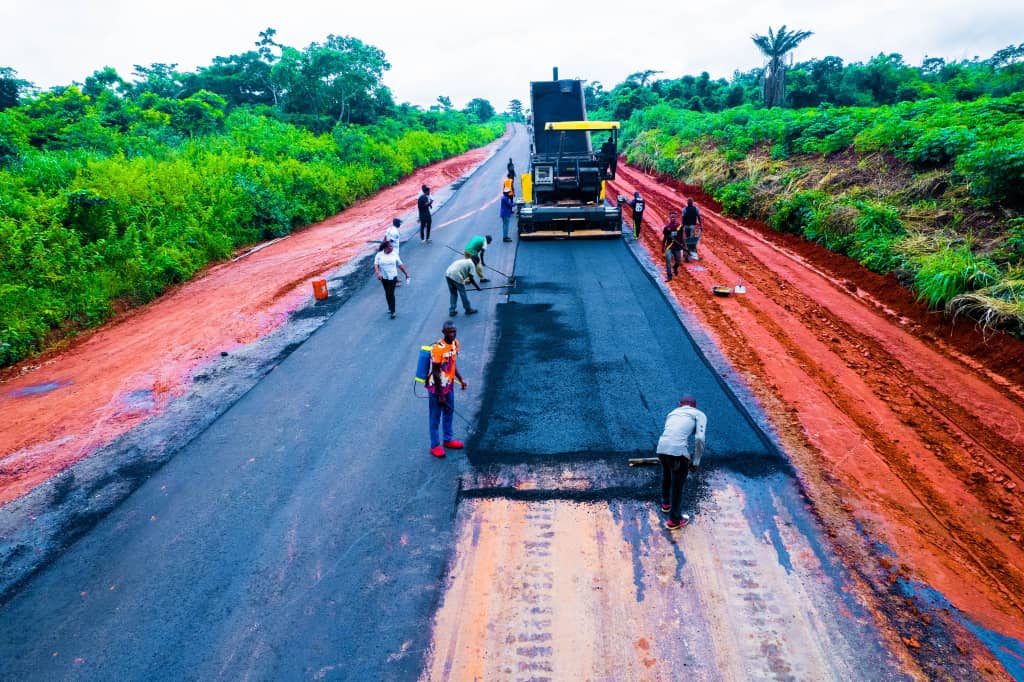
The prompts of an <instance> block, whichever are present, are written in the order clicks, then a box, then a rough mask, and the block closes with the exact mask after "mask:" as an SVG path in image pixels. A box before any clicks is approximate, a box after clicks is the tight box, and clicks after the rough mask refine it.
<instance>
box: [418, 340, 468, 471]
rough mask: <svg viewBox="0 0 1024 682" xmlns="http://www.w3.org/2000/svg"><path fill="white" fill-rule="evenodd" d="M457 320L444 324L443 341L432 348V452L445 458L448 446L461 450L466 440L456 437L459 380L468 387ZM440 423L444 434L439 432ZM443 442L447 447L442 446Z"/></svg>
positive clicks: (428, 383)
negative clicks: (462, 368)
mask: <svg viewBox="0 0 1024 682" xmlns="http://www.w3.org/2000/svg"><path fill="white" fill-rule="evenodd" d="M455 334H456V330H455V323H454V322H452V321H451V320H448V321H447V322H445V323H444V325H443V326H442V327H441V340H440V341H438V342H437V343H435V344H434V345H433V346H432V347H431V348H430V373H429V374H428V375H427V394H428V397H429V399H430V400H429V415H430V454H432V455H433V456H434V457H444V454H445V453H444V449H445V448H449V449H451V450H461V449H462V441H461V440H455V432H454V430H453V428H452V427H453V425H452V414H454V412H455V391H454V390H453V389H454V388H455V382H456V381H458V382H459V384H461V385H462V390H463V391H465V390H466V381H465V380H464V379H463V378H462V375H461V374H459V370H458V367H457V366H456V360H457V359H458V355H459V342H458V340H456V338H455ZM439 423H440V426H441V433H438V428H437V427H438V425H439ZM442 444H443V446H444V447H442Z"/></svg>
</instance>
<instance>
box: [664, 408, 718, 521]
mask: <svg viewBox="0 0 1024 682" xmlns="http://www.w3.org/2000/svg"><path fill="white" fill-rule="evenodd" d="M707 425H708V418H707V416H706V415H705V414H704V413H703V412H701V411H700V410H698V409H697V399H696V398H694V397H693V396H689V395H687V396H683V398H682V399H681V400H680V401H679V407H677V408H676V409H674V410H672V411H671V412H669V413H668V417H667V418H666V419H665V430H664V432H662V434H661V438H659V439H658V450H657V453H658V459H659V460H660V461H661V511H662V513H664V514H668V521H666V522H665V528H668V529H669V530H679V529H680V528H682V527H683V526H685V525H686V524H688V523H689V522H690V517H689V516H687V515H686V514H681V513H680V507H681V506H682V499H683V484H684V483H686V474H687V473H688V472H689V471H696V470H697V467H698V466H699V465H700V459H701V457H702V456H703V455H704V432H705V430H706V429H707ZM690 436H693V454H692V455H691V454H690V450H689V448H688V447H687V446H688V443H689V440H690Z"/></svg>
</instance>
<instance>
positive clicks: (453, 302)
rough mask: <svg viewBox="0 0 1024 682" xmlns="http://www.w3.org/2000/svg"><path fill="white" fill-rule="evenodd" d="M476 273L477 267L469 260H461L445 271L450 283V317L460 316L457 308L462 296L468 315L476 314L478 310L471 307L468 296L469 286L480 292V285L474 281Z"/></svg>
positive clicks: (446, 279)
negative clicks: (467, 288) (467, 286)
mask: <svg viewBox="0 0 1024 682" xmlns="http://www.w3.org/2000/svg"><path fill="white" fill-rule="evenodd" d="M474 272H476V265H475V264H474V263H473V261H471V260H470V259H468V258H460V259H459V260H457V261H455V262H454V263H452V264H451V265H449V266H448V269H447V270H445V273H444V278H445V281H447V282H448V294H449V303H448V314H449V315H451V316H454V315H458V313H459V311H458V309H457V308H456V306H457V305H458V303H459V297H460V296H461V297H462V307H463V308H464V309H465V310H466V314H467V315H472V314H473V313H475V312H476V308H474V307H472V306H471V305H469V296H467V295H466V285H467V284H472V285H473V286H474V287H476V290H477V291H480V285H479V284H477V283H476V280H475V279H473V273H474Z"/></svg>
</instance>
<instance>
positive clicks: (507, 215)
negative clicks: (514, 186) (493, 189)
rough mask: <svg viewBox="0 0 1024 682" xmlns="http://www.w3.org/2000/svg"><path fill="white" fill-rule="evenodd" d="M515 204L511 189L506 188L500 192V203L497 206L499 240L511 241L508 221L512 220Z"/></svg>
mask: <svg viewBox="0 0 1024 682" xmlns="http://www.w3.org/2000/svg"><path fill="white" fill-rule="evenodd" d="M515 206H516V202H515V199H514V198H513V194H512V192H511V190H508V189H506V190H505V191H503V192H502V193H501V205H500V206H499V207H498V215H499V216H501V241H503V242H510V241H512V237H509V236H508V223H509V221H510V220H512V213H513V211H514V210H515Z"/></svg>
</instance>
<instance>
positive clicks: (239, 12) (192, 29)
mask: <svg viewBox="0 0 1024 682" xmlns="http://www.w3.org/2000/svg"><path fill="white" fill-rule="evenodd" d="M598 10H599V11H598ZM782 24H785V25H786V26H788V27H789V29H791V30H792V29H801V30H808V31H813V32H814V35H813V36H811V37H810V38H808V39H807V40H806V41H804V43H803V44H801V45H800V47H798V48H797V50H796V52H795V56H796V59H797V60H802V59H810V58H820V57H825V56H827V55H836V56H839V57H842V58H843V59H844V60H845V61H847V62H852V61H864V60H867V59H868V58H870V57H871V56H873V55H876V54H878V53H879V52H899V53H900V54H902V55H903V56H904V58H905V59H906V60H907V61H908V62H910V63H912V64H919V63H920V62H921V60H922V59H923V58H924V57H925V56H926V55H927V56H932V57H944V58H946V59H960V58H965V57H966V58H971V57H974V56H979V57H981V58H987V57H989V56H990V55H991V54H992V53H993V52H994V51H996V50H998V49H1000V48H1003V47H1006V46H1007V45H1010V44H1016V43H1021V42H1024V1H1021V0H1015V1H1010V0H975V1H974V2H963V1H958V2H952V1H951V0H929V1H928V2H925V1H923V0H915V1H910V0H896V1H895V2H893V1H886V2H883V1H881V0H860V1H859V2H843V3H837V6H835V7H831V6H828V3H822V2H820V0H791V1H790V2H781V1H778V0H762V1H760V2H753V1H747V2H743V1H740V0H720V1H719V2H710V3H700V4H698V3H693V2H686V1H685V0H684V1H682V2H680V1H678V0H671V1H669V0H662V1H660V2H655V1H651V0H630V1H628V2H621V3H614V4H613V3H602V2H596V3H595V2H591V3H585V2H579V1H577V0H546V1H544V2H537V1H536V0H521V1H519V2H509V1H507V0H506V1H502V2H495V1H494V0H490V1H488V0H451V1H448V2H420V3H411V2H399V1H398V0H370V1H365V0H363V1H355V0H338V1H336V2H322V1H320V0H288V1H281V0H247V1H246V2H238V1H236V0H227V1H220V2H218V1H217V0H164V1H162V2H151V1H150V0H88V1H84V2H83V1H82V0H77V1H70V0H64V1H61V0H0V66H10V67H13V68H14V69H15V70H16V71H17V72H18V75H19V76H20V77H21V78H23V79H25V80H28V81H31V82H33V83H35V84H36V85H38V86H40V87H44V88H45V87H51V86H54V85H65V84H68V83H70V82H72V81H79V82H81V81H83V80H84V79H85V77H86V76H88V75H90V74H91V73H92V72H93V71H95V70H97V69H100V68H102V67H104V66H113V67H114V68H116V69H117V71H118V72H119V73H120V74H121V76H122V77H125V78H130V77H131V72H132V68H133V65H134V64H143V65H148V64H151V63H155V62H164V63H177V64H178V69H179V70H182V71H191V70H193V69H195V68H196V67H198V66H205V65H208V64H209V63H210V62H211V60H212V59H213V57H215V56H217V55H229V54H238V53H241V52H245V51H247V50H250V49H253V43H254V42H255V41H256V40H257V38H258V34H259V32H260V31H262V30H263V29H265V28H267V27H273V28H275V29H277V39H278V41H279V42H281V43H284V44H286V45H290V46H292V47H296V48H303V47H305V46H306V45H308V44H309V43H311V42H313V41H322V40H323V39H324V38H326V36H327V35H328V34H332V33H333V34H335V35H351V36H355V37H357V38H359V39H361V40H363V41H364V42H367V43H370V44H372V45H376V46H377V47H379V48H381V49H382V50H384V52H385V53H386V54H387V57H388V60H389V61H390V63H391V70H390V71H389V72H387V74H386V75H385V83H386V84H387V85H388V86H389V87H390V88H391V90H392V92H393V93H394V95H395V99H396V101H399V102H403V101H407V102H412V103H414V104H419V105H423V106H429V105H430V104H432V103H434V102H435V100H436V98H437V96H438V95H448V96H450V97H451V98H452V101H453V103H454V104H455V105H456V106H458V107H460V108H461V107H462V106H464V105H465V103H466V102H467V101H469V100H470V99H472V98H473V97H485V98H487V99H488V100H490V101H491V102H492V104H494V106H495V108H496V109H498V110H499V111H501V110H504V109H505V108H506V107H507V105H508V102H509V100H510V99H512V98H519V99H521V100H523V101H524V102H526V100H527V93H528V83H529V81H531V80H547V79H549V78H550V75H551V67H552V66H555V65H557V66H558V67H559V68H560V75H561V76H562V77H579V78H584V79H587V80H597V81H601V82H602V83H604V85H605V87H606V88H611V87H612V86H613V85H615V84H616V83H619V82H620V81H622V80H623V79H624V78H625V77H626V76H627V75H629V74H630V73H633V72H636V71H643V70H646V69H657V70H661V71H664V76H662V77H678V76H681V75H684V74H694V75H696V74H699V73H700V72H701V71H708V72H709V73H710V74H711V76H712V77H715V78H717V77H726V78H728V77H729V76H730V75H731V74H732V72H733V71H734V70H736V69H739V70H743V71H745V70H748V69H751V68H754V67H758V66H760V65H761V64H762V59H761V57H760V54H759V53H758V51H757V49H756V48H755V47H754V45H753V44H752V43H751V41H750V36H751V34H753V33H767V29H768V27H769V26H772V27H774V28H778V27H779V26H780V25H782Z"/></svg>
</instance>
